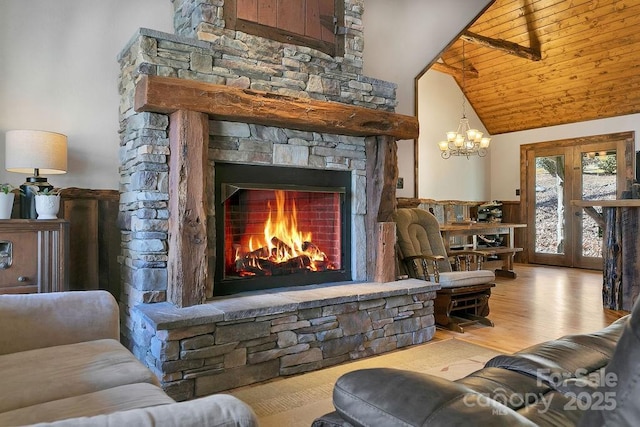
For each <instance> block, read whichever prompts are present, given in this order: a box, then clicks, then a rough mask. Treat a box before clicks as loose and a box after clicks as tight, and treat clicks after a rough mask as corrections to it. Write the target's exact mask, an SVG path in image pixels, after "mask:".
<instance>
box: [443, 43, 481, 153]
mask: <svg viewBox="0 0 640 427" xmlns="http://www.w3.org/2000/svg"><path fill="white" fill-rule="evenodd" d="M464 59H465V58H464V40H463V41H462V118H461V119H460V123H459V124H458V129H457V130H456V131H449V132H447V140H446V141H440V142H439V143H438V146H439V147H440V155H441V156H442V158H443V159H448V158H449V157H451V156H466V157H467V159H468V158H469V157H471V156H478V157H484V156H486V155H487V149H488V148H489V144H490V143H491V138H489V137H487V136H483V133H482V132H481V131H479V130H477V129H472V128H471V126H470V125H469V119H467V115H466V112H465V107H466V97H465V94H464V84H465V68H464V66H465V62H464Z"/></svg>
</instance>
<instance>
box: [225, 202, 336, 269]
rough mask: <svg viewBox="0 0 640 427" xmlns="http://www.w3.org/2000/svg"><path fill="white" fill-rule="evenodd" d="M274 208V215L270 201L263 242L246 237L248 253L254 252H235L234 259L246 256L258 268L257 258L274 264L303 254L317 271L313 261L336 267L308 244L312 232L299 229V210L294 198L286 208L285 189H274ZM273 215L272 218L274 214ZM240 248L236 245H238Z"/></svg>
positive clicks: (326, 266) (314, 247)
mask: <svg viewBox="0 0 640 427" xmlns="http://www.w3.org/2000/svg"><path fill="white" fill-rule="evenodd" d="M274 193H275V199H276V200H275V201H276V209H275V215H274V212H273V209H272V206H271V203H270V202H269V204H268V207H269V215H268V217H267V220H266V221H265V224H264V233H263V235H264V241H260V240H261V239H255V240H254V238H253V237H250V238H249V242H248V245H247V246H248V248H249V254H254V256H250V257H248V258H247V255H248V254H241V253H239V252H240V250H238V251H237V253H236V260H237V259H239V258H241V257H243V256H244V257H245V260H246V261H248V262H249V265H250V266H251V267H254V268H260V264H259V262H258V258H260V259H268V260H269V261H271V262H273V263H283V262H287V261H288V260H291V259H294V258H297V257H301V256H305V259H306V257H308V259H309V261H310V263H309V265H307V266H306V268H308V269H310V270H312V271H317V270H318V267H317V265H316V263H320V262H322V263H323V265H324V268H325V269H326V268H329V269H335V266H333V265H331V264H330V263H328V259H327V256H326V255H325V253H324V252H322V251H320V250H319V249H318V248H317V247H316V246H315V245H313V244H312V243H311V241H312V233H310V232H302V231H300V230H298V212H297V208H296V203H295V200H293V201H291V204H290V205H291V208H290V212H288V211H287V199H286V195H285V191H283V190H276V191H275V192H274ZM274 216H275V217H274ZM238 249H239V248H238Z"/></svg>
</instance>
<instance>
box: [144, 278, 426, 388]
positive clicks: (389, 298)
mask: <svg viewBox="0 0 640 427" xmlns="http://www.w3.org/2000/svg"><path fill="white" fill-rule="evenodd" d="M437 288H438V286H437V285H434V284H429V283H428V282H423V281H420V280H413V279H410V280H405V281H401V282H392V283H375V284H347V285H335V286H325V287H322V286H317V285H316V286H313V285H309V286H304V287H297V288H295V289H294V288H285V289H282V290H281V292H279V293H269V292H255V293H252V294H248V295H241V296H238V297H237V298H231V299H229V298H227V299H220V300H215V301H211V302H210V303H207V304H204V305H200V306H196V307H190V308H186V309H177V308H175V307H174V306H173V305H171V304H168V303H161V304H155V305H149V304H147V305H142V306H139V307H138V308H137V309H136V311H138V312H139V313H140V314H141V319H142V321H143V325H144V326H145V328H147V329H148V330H154V331H155V334H154V335H153V336H152V337H151V341H150V346H149V351H148V352H147V353H146V357H145V362H146V364H147V366H150V367H151V368H152V369H153V370H154V371H155V372H156V374H157V375H158V377H159V378H160V379H161V381H162V383H163V386H164V389H165V390H166V391H167V393H168V394H169V395H170V396H171V397H172V398H174V399H175V400H187V399H191V398H194V397H200V396H205V395H209V394H213V393H217V392H221V391H224V390H229V389H232V388H235V387H239V386H243V385H247V384H252V383H255V382H259V381H265V380H268V379H272V378H276V377H278V376H286V375H294V374H299V373H303V372H308V371H312V370H317V369H321V368H324V367H327V366H332V365H336V364H340V363H344V362H347V361H350V360H354V359H359V358H362V357H367V356H372V355H376V354H380V353H385V352H388V351H392V350H396V349H400V348H403V347H407V346H410V345H414V344H421V343H424V342H427V341H429V340H431V338H433V334H434V333H435V325H434V317H433V298H435V290H436V289H437Z"/></svg>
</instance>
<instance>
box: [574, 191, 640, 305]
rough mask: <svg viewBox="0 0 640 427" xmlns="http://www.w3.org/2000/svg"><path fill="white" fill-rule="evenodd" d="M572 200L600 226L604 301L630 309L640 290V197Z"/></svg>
mask: <svg viewBox="0 0 640 427" xmlns="http://www.w3.org/2000/svg"><path fill="white" fill-rule="evenodd" d="M571 204H572V205H573V206H577V207H581V208H583V209H584V211H585V212H586V213H587V214H589V216H590V217H592V218H593V219H594V220H595V221H596V223H597V224H598V225H599V226H600V227H602V229H603V240H602V259H603V268H602V278H603V280H602V303H603V305H604V306H605V307H606V308H610V309H612V310H626V311H631V309H632V307H633V303H634V302H635V301H636V298H637V297H638V293H640V258H639V257H640V200H639V199H622V200H572V201H571ZM596 206H600V207H602V213H599V212H598V211H596V210H595V209H594V207H596Z"/></svg>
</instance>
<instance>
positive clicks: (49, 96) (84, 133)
mask: <svg viewBox="0 0 640 427" xmlns="http://www.w3.org/2000/svg"><path fill="white" fill-rule="evenodd" d="M140 27H147V28H152V29H155V30H160V31H166V32H170V33H172V32H173V6H172V4H171V1H170V0H108V1H105V0H55V1H52V0H2V1H0V76H1V77H2V78H0V182H9V183H11V184H14V185H20V184H22V183H23V182H24V180H25V178H26V176H27V175H23V174H17V173H10V172H6V171H5V170H4V142H5V132H6V131H8V130H11V129H40V130H48V131H54V132H60V133H63V134H65V135H67V136H68V145H69V147H68V149H69V153H68V173H67V174H65V175H51V176H49V177H48V178H49V182H50V183H51V184H53V185H55V186H58V187H81V188H94V189H117V188H118V182H119V175H118V164H119V161H118V147H119V138H118V120H119V119H118V105H119V103H120V96H119V94H118V74H119V65H118V62H117V60H116V57H117V55H118V53H119V52H120V50H122V49H123V48H124V47H125V45H126V43H127V42H128V41H129V39H130V38H131V37H132V36H133V35H134V33H135V31H136V30H137V29H138V28H140Z"/></svg>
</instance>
